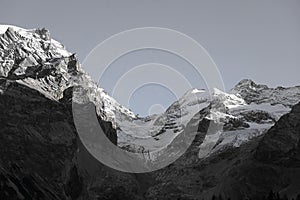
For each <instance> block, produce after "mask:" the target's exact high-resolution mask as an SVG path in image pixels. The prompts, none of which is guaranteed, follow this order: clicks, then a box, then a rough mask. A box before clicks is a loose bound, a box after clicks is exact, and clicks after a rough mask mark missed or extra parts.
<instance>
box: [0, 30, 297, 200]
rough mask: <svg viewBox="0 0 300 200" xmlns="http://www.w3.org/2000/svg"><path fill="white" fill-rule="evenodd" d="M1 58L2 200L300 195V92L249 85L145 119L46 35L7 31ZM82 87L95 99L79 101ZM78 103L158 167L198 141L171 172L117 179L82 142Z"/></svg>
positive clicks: (0, 40)
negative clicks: (162, 157)
mask: <svg viewBox="0 0 300 200" xmlns="http://www.w3.org/2000/svg"><path fill="white" fill-rule="evenodd" d="M1 28H3V27H1ZM1 28H0V30H1ZM6 28H7V27H6ZM0 55H1V56H0V65H1V66H0V110H1V112H0V122H1V123H0V145H1V148H0V199H1V200H2V199H4V200H6V199H8V200H9V199H12V200H15V199H28V200H29V199H84V200H86V199H101V200H102V199H105V200H110V199H111V200H117V199H122V200H124V199H130V200H131V199H211V198H212V196H213V195H215V196H218V195H222V197H223V199H227V198H231V199H246V198H252V199H261V197H263V196H266V195H267V194H268V193H269V191H270V190H273V191H275V192H279V193H280V195H288V196H289V197H295V196H296V195H297V193H299V188H300V181H299V180H300V163H299V162H300V146H299V145H300V139H299V138H300V125H299V122H300V104H297V102H299V98H300V87H291V88H282V87H279V88H268V87H267V86H264V85H259V84H256V83H254V82H253V81H251V80H242V81H241V82H240V83H238V84H237V86H235V87H234V88H233V89H232V92H231V93H225V92H222V91H219V90H217V89H215V92H214V94H213V95H212V96H211V97H210V96H209V94H208V93H207V92H206V91H203V90H197V89H193V90H191V91H187V93H186V94H185V95H184V96H183V97H181V98H180V99H179V100H178V101H176V102H174V104H172V105H171V106H170V107H169V108H168V109H167V110H166V112H165V113H162V114H161V115H156V116H149V117H146V118H137V117H136V115H135V114H134V113H132V112H131V111H129V110H128V109H127V108H125V107H123V106H121V105H120V104H118V103H117V102H116V101H115V100H114V99H113V98H111V97H109V96H108V95H107V94H106V93H105V92H104V90H103V89H101V88H99V87H98V86H97V85H96V84H95V83H94V82H93V81H92V80H91V79H90V78H89V76H88V75H87V74H86V73H85V72H84V71H83V70H82V69H81V66H80V64H79V63H78V61H77V59H76V56H75V55H72V54H70V53H69V52H67V51H66V50H65V49H64V48H63V46H62V45H61V44H59V43H58V42H56V41H54V40H52V39H51V38H50V34H49V32H48V31H47V30H44V29H41V30H24V29H20V28H17V27H13V28H8V29H7V30H5V31H4V33H3V34H1V35H0ZM74 87H77V88H78V87H79V88H81V90H82V91H84V92H85V93H86V94H87V95H86V96H85V97H84V98H78V97H77V98H73V97H74V95H73V88H74ZM74 102H75V103H76V104H79V105H83V106H84V107H85V108H86V109H87V110H88V111H89V110H91V111H95V113H96V114H97V118H98V122H99V124H100V126H101V128H102V129H103V130H104V133H105V134H106V136H107V137H108V139H109V140H110V141H111V142H112V143H113V144H114V145H117V146H119V147H120V148H122V149H124V150H127V151H133V152H141V153H144V152H145V151H148V154H149V160H148V161H149V162H152V161H155V159H156V155H155V154H154V153H152V151H154V150H157V149H158V148H160V149H162V150H161V151H162V152H163V153H165V154H167V155H168V154H170V155H171V154H172V153H174V152H172V151H170V150H172V149H168V148H167V147H168V146H169V144H170V143H171V142H172V144H173V145H174V146H176V145H181V144H182V143H183V142H186V139H187V137H188V136H189V134H190V133H191V132H193V133H191V135H193V136H195V138H194V140H193V142H192V144H191V146H190V147H189V148H188V150H187V151H186V152H185V153H184V154H183V155H182V156H181V157H180V158H179V159H178V160H176V161H175V162H174V163H172V164H170V165H169V166H167V167H165V168H163V169H160V170H158V171H155V172H151V173H147V174H130V173H123V172H118V171H116V170H113V169H110V168H108V167H106V166H104V165H103V164H101V163H100V162H99V161H97V160H96V159H95V158H94V157H93V156H92V155H91V154H90V153H89V152H88V150H87V149H86V148H85V147H84V145H83V144H82V142H81V141H80V139H79V136H78V133H77V131H76V129H75V125H74V122H73V116H72V103H74ZM295 104H296V105H295ZM136 125H139V126H136ZM211 127H213V128H212V129H211ZM220 130H223V131H220Z"/></svg>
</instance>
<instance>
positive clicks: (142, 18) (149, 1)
mask: <svg viewBox="0 0 300 200" xmlns="http://www.w3.org/2000/svg"><path fill="white" fill-rule="evenodd" d="M299 11H300V1H299V0H284V1H283V0H251V1H243V0H226V1H223V0H219V1H215V0H210V1H201V0H194V1H193V0H189V1H183V0H181V1H178V0H126V1H123V0H119V1H116V0H107V1H104V0H97V1H71V0H70V1H59V0H53V1H38V0H36V1H33V0H26V1H15V0H0V23H1V24H13V25H16V26H20V27H24V28H35V27H46V28H47V29H49V30H50V32H51V35H52V37H53V38H55V39H56V40H58V41H60V42H61V43H63V44H64V45H65V46H66V47H67V49H68V50H69V51H71V52H76V53H77V55H78V57H79V59H80V60H81V61H83V60H84V58H85V57H86V56H87V54H88V53H89V52H90V51H91V50H92V49H93V48H94V47H95V46H96V45H97V44H98V43H99V42H101V41H103V40H105V39H106V38H108V37H109V36H111V35H113V34H116V33H119V32H121V31H124V30H127V29H131V28H137V27H145V26H157V27H165V28H170V29H174V30H177V31H180V32H183V33H185V34H187V35H189V36H190V37H192V38H194V39H195V40H196V41H198V42H199V43H200V44H202V45H203V46H204V47H205V48H206V50H207V51H208V52H209V54H210V55H211V57H212V58H213V60H214V61H215V62H216V64H217V66H218V67H219V70H220V72H221V75H222V77H223V80H224V83H225V86H226V89H230V88H231V87H233V86H234V85H235V84H236V83H237V82H238V81H239V80H241V79H243V78H251V79H253V80H254V81H256V82H258V83H263V84H267V85H269V86H279V85H283V86H293V85H300V76H299V72H300V70H299V69H300V37H299V36H300V12H299ZM163 55H165V54H162V53H159V52H155V51H148V53H147V52H142V53H141V52H140V53H138V52H137V53H136V54H135V55H132V59H131V60H130V59H127V60H126V59H125V60H124V62H125V63H126V64H124V63H121V62H119V64H115V66H114V68H115V69H114V70H112V71H111V73H110V75H109V74H108V75H107V77H105V78H104V79H103V82H102V83H101V86H102V87H104V89H106V90H107V91H108V92H111V90H112V87H113V84H114V82H112V81H115V79H117V78H116V76H115V74H117V72H118V68H120V67H121V66H122V65H128V66H130V65H131V63H132V65H133V64H136V60H139V62H138V64H140V63H143V62H148V61H151V62H153V61H157V62H166V63H167V64H169V65H170V66H172V65H176V63H177V65H178V63H180V62H181V61H178V62H177V60H176V58H174V57H172V56H170V55H165V56H166V57H167V58H165V57H164V56H163ZM129 58H130V56H129ZM155 59H157V60H155ZM116 63H117V62H116ZM132 67H134V66H132ZM178 67H181V68H182V69H183V71H186V72H185V73H186V76H189V74H190V75H191V77H192V74H193V72H192V71H190V70H185V68H188V67H187V66H186V65H185V64H182V65H181V66H178ZM196 80H197V79H196V78H194V79H193V81H192V85H193V87H197V88H199V87H200V88H203V87H205V85H203V81H202V80H201V78H200V79H199V81H198V82H197V81H196ZM149 92H150V93H151V94H155V95H150V96H149V95H146V94H147V93H149ZM174 99H175V97H174V96H173V95H172V94H171V92H170V91H168V90H167V89H166V88H163V87H156V86H155V85H153V86H149V85H148V86H145V87H143V88H141V89H139V90H138V91H137V92H136V93H134V95H133V96H132V99H131V101H130V102H131V103H130V107H131V108H132V109H133V110H134V111H136V112H138V113H141V114H142V115H146V114H147V112H148V110H149V107H150V106H151V105H153V104H161V105H162V106H163V107H167V106H168V105H169V104H170V103H171V102H172V101H173V100H174Z"/></svg>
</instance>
